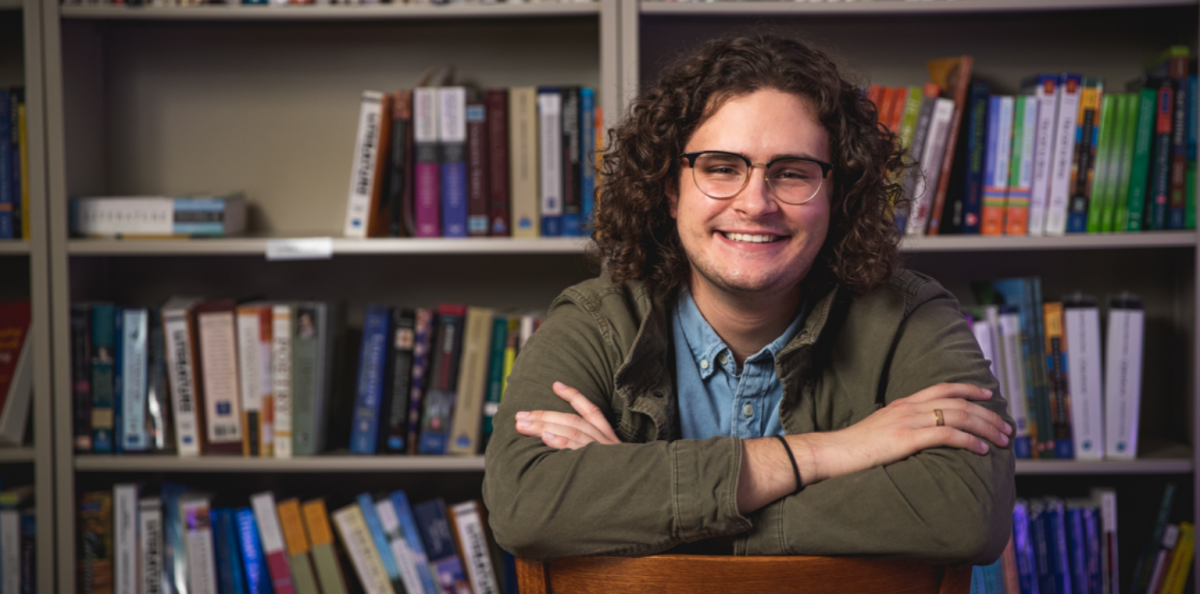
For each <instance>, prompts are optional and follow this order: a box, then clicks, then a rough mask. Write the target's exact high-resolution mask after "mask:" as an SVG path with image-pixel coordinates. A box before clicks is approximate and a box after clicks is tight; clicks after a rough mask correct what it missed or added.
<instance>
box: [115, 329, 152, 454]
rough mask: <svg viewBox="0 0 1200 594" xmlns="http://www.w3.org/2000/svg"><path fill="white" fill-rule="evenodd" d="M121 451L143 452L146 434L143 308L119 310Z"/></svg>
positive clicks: (145, 336)
mask: <svg viewBox="0 0 1200 594" xmlns="http://www.w3.org/2000/svg"><path fill="white" fill-rule="evenodd" d="M121 317H122V320H121V334H122V336H121V383H122V384H123V386H122V389H121V434H120V436H119V437H120V440H121V449H122V450H124V451H127V452H144V451H146V450H147V449H148V448H149V447H150V439H149V435H147V434H146V394H147V392H146V388H147V385H148V376H147V373H146V372H147V369H148V368H149V366H148V365H147V353H148V348H147V345H148V344H149V341H148V333H149V331H150V312H149V311H147V310H146V309H145V308H138V307H127V308H124V309H122V310H121Z"/></svg>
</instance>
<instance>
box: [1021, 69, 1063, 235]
mask: <svg viewBox="0 0 1200 594" xmlns="http://www.w3.org/2000/svg"><path fill="white" fill-rule="evenodd" d="M1021 88H1022V92H1023V93H1026V94H1032V95H1033V96H1034V97H1035V98H1036V102H1037V114H1038V116H1037V133H1036V135H1035V141H1034V147H1033V186H1032V187H1031V188H1030V192H1029V220H1028V233H1029V235H1032V236H1040V235H1044V234H1045V230H1046V209H1047V207H1048V206H1049V202H1050V178H1051V171H1052V163H1053V155H1054V141H1055V139H1056V138H1058V135H1057V134H1055V130H1056V127H1055V125H1056V122H1057V121H1058V95H1059V90H1060V89H1059V84H1058V77H1057V76H1054V75H1050V74H1039V75H1036V76H1034V77H1031V78H1028V79H1026V80H1025V81H1023V82H1022V83H1021Z"/></svg>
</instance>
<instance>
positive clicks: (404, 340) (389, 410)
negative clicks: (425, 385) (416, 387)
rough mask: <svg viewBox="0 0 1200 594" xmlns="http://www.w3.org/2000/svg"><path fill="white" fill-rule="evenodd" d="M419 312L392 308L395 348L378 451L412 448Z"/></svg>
mask: <svg viewBox="0 0 1200 594" xmlns="http://www.w3.org/2000/svg"><path fill="white" fill-rule="evenodd" d="M416 325H417V320H416V313H415V312H414V311H413V310H411V309H408V308H403V307H397V308H395V309H394V310H392V327H391V333H392V334H391V340H390V341H389V342H390V344H391V348H390V349H389V351H390V352H389V356H388V364H387V370H386V371H385V375H384V378H385V383H384V389H383V401H382V405H381V406H380V410H381V411H383V415H384V416H383V419H384V420H385V421H384V422H383V423H381V425H380V430H379V443H378V445H377V446H376V447H377V448H378V451H380V452H383V453H393V454H403V453H405V452H407V451H408V410H409V397H410V396H411V395H412V383H413V382H412V360H413V348H414V347H415V346H416Z"/></svg>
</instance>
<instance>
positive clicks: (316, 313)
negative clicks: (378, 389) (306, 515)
mask: <svg viewBox="0 0 1200 594" xmlns="http://www.w3.org/2000/svg"><path fill="white" fill-rule="evenodd" d="M295 311H296V315H295V320H294V322H295V328H294V330H293V332H292V413H293V415H292V431H293V439H292V449H293V452H292V453H293V454H294V455H296V456H315V455H317V454H319V453H320V452H321V451H322V450H323V449H324V444H325V420H324V417H325V403H326V402H327V400H328V399H329V392H330V390H329V370H328V368H327V367H328V363H327V360H328V357H329V356H330V353H331V352H332V348H330V347H329V346H328V344H329V341H330V329H329V327H328V319H329V313H328V306H327V305H326V304H325V303H320V302H302V303H298V304H296V310H295Z"/></svg>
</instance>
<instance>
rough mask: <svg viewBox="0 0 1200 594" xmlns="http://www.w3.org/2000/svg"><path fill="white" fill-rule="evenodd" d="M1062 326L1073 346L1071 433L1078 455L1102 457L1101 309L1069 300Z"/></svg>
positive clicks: (1069, 372) (1069, 360) (1070, 364)
mask: <svg viewBox="0 0 1200 594" xmlns="http://www.w3.org/2000/svg"><path fill="white" fill-rule="evenodd" d="M1063 326H1064V332H1065V334H1066V341H1067V344H1068V345H1070V349H1071V350H1070V356H1069V357H1067V376H1068V377H1069V378H1070V379H1071V382H1070V388H1071V424H1072V431H1071V433H1072V437H1073V439H1074V446H1075V448H1074V449H1075V457H1076V458H1077V459H1079V460H1100V459H1103V458H1104V427H1103V425H1102V423H1103V406H1104V392H1103V385H1102V384H1101V383H1100V382H1101V375H1100V372H1101V367H1100V361H1101V351H1100V309H1099V308H1098V307H1096V304H1095V303H1094V302H1091V303H1067V304H1065V307H1064V309H1063Z"/></svg>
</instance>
